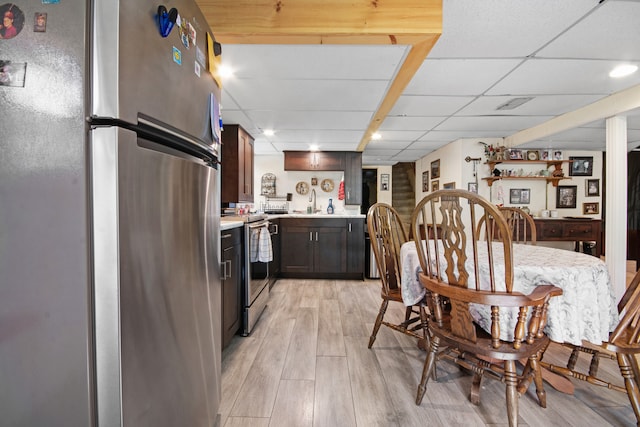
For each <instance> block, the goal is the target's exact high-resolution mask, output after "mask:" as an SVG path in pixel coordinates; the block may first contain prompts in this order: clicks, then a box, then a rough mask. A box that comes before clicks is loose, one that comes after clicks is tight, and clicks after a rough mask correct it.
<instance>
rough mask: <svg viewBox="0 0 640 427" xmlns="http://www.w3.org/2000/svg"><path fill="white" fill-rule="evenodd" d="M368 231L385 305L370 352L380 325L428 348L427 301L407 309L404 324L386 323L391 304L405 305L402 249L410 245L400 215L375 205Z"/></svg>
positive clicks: (384, 204)
mask: <svg viewBox="0 0 640 427" xmlns="http://www.w3.org/2000/svg"><path fill="white" fill-rule="evenodd" d="M367 228H368V229H369V237H370V239H371V249H372V250H373V254H374V255H375V259H376V265H377V267H378V271H379V272H380V282H381V284H382V290H381V293H380V296H381V297H382V303H381V305H380V310H379V311H378V316H377V317H376V322H375V324H374V325H373V332H372V333H371V337H370V338H369V348H371V346H373V343H374V342H375V340H376V335H377V334H378V330H379V329H380V326H381V325H385V326H387V327H389V328H391V329H393V330H396V331H400V332H402V333H404V334H407V335H410V336H413V337H415V338H417V339H418V340H419V341H420V342H419V344H420V346H421V347H423V348H425V349H426V348H427V347H428V342H429V335H428V330H427V313H426V311H425V304H424V298H423V299H422V300H421V301H419V302H418V303H416V304H415V305H412V306H407V307H406V309H405V315H404V320H403V321H402V322H400V323H394V322H389V321H386V320H385V319H384V316H385V313H386V311H387V307H388V306H389V303H390V302H394V303H398V304H403V305H404V303H403V300H402V285H401V280H400V277H401V272H402V271H401V266H400V247H401V246H402V244H403V243H405V242H407V241H408V237H407V232H406V231H405V228H404V225H403V224H402V221H401V220H400V216H399V215H398V212H397V211H396V210H395V209H394V208H393V207H391V206H390V205H388V204H386V203H376V204H374V205H372V206H371V207H370V208H369V211H368V212H367Z"/></svg>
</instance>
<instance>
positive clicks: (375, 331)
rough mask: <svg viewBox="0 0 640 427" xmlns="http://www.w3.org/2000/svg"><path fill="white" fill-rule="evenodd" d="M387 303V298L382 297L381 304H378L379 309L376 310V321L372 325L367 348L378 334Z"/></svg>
mask: <svg viewBox="0 0 640 427" xmlns="http://www.w3.org/2000/svg"><path fill="white" fill-rule="evenodd" d="M388 305H389V300H386V299H383V300H382V305H380V311H378V317H376V323H375V324H374V325H373V332H371V337H370V338H369V348H371V347H372V346H373V343H374V342H375V341H376V335H378V330H379V329H380V325H382V319H383V318H384V313H386V311H387V306H388Z"/></svg>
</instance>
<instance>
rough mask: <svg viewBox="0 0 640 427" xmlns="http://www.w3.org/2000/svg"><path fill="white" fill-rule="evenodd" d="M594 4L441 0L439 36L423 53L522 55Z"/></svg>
mask: <svg viewBox="0 0 640 427" xmlns="http://www.w3.org/2000/svg"><path fill="white" fill-rule="evenodd" d="M596 5H597V3H596V2H595V1H585V0H563V1H547V2H540V1H527V0H517V1H513V0H488V1H487V0H485V1H453V0H449V1H446V0H445V1H443V23H442V26H443V28H442V36H441V37H440V39H439V40H438V42H437V43H436V45H435V46H434V48H433V49H432V50H431V53H430V54H429V57H430V58H465V57H467V58H479V57H493V58H496V57H525V56H527V55H530V54H532V53H534V52H535V51H536V50H538V48H539V47H540V46H542V45H544V44H545V43H547V42H548V41H549V40H551V38H552V37H553V36H554V35H556V34H559V33H561V32H562V31H563V30H564V29H565V28H566V27H567V25H571V24H573V23H574V22H576V21H577V20H579V19H580V18H581V17H582V16H583V15H585V14H586V13H588V12H589V11H590V10H591V9H593V8H594V7H596ZM541 30H543V31H541Z"/></svg>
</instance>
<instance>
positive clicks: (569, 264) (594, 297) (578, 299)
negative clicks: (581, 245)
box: [401, 241, 618, 345]
mask: <svg viewBox="0 0 640 427" xmlns="http://www.w3.org/2000/svg"><path fill="white" fill-rule="evenodd" d="M494 245H495V243H494ZM478 249H479V259H482V257H483V256H485V257H486V246H485V245H478ZM483 249H484V255H483V252H482V251H483ZM496 249H497V248H496ZM493 255H494V259H495V260H496V261H498V259H500V260H502V250H501V249H500V250H494V251H493ZM401 259H402V298H403V300H404V303H405V304H406V305H412V304H415V303H416V302H418V301H419V300H420V299H421V298H422V297H423V296H424V294H425V290H424V288H423V287H422V285H421V284H420V282H419V281H418V272H420V263H419V261H418V255H417V253H416V247H415V243H414V242H413V241H410V242H407V243H405V244H404V245H402V249H401ZM513 263H514V286H513V289H514V291H518V292H522V293H524V294H528V293H530V292H531V291H532V290H533V288H535V287H536V286H538V285H540V284H547V283H550V284H553V285H556V286H558V287H559V288H561V289H562V291H563V294H562V295H561V296H559V297H553V298H551V301H550V303H549V311H548V322H547V326H546V328H545V333H546V334H547V335H548V336H549V338H550V339H552V340H553V341H556V342H569V343H572V344H576V345H580V344H581V341H582V340H586V341H589V342H592V343H594V344H600V343H602V341H606V340H607V339H608V337H609V332H610V331H612V330H613V329H614V328H615V326H616V325H617V323H618V308H617V304H616V300H615V295H614V292H613V289H612V287H611V285H610V279H609V272H608V271H607V268H606V265H605V264H604V262H602V261H601V260H600V259H598V258H596V257H594V256H591V255H586V254H583V253H580V252H573V251H567V250H562V249H555V248H548V247H544V246H532V245H520V244H515V245H513ZM485 264H486V262H485V263H481V264H480V265H481V272H480V279H481V280H480V281H481V287H482V288H484V289H487V288H486V287H485V286H482V283H484V282H485V281H486V279H485V275H486V277H488V269H487V270H486V271H485V270H484V268H483V267H485V266H486V265H485ZM499 265H501V266H502V269H500V268H499ZM497 267H498V268H496V276H497V277H502V278H503V280H502V283H501V285H502V287H501V288H500V289H504V262H503V261H501V262H498V266H497ZM467 270H468V271H469V272H470V274H471V277H470V278H469V283H470V285H471V286H474V285H473V284H475V279H474V276H473V262H472V258H471V257H469V256H468V259H467ZM498 285H499V286H500V284H498ZM486 310H487V311H486V312H478V313H474V318H476V320H477V321H478V322H479V323H480V325H481V326H482V327H483V328H485V329H487V330H488V329H489V327H490V326H489V322H490V316H487V313H488V308H486ZM511 320H512V321H509V320H508V319H507V324H506V325H504V326H502V327H501V329H502V330H503V331H504V330H505V328H506V329H508V330H509V331H512V328H510V326H511V324H512V323H513V324H515V323H514V322H515V319H511Z"/></svg>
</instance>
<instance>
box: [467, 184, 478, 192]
mask: <svg viewBox="0 0 640 427" xmlns="http://www.w3.org/2000/svg"><path fill="white" fill-rule="evenodd" d="M467 190H469V191H471V192H472V193H476V194H478V183H477V182H468V183H467Z"/></svg>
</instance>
